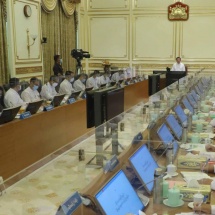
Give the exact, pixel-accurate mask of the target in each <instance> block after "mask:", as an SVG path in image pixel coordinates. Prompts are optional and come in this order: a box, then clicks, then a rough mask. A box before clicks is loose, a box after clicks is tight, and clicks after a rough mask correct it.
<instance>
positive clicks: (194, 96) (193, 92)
mask: <svg viewBox="0 0 215 215" xmlns="http://www.w3.org/2000/svg"><path fill="white" fill-rule="evenodd" d="M191 94H192V96H193V98H194V100H195V101H196V103H197V102H198V100H199V98H198V97H199V96H198V95H197V93H196V92H195V90H192V91H191Z"/></svg>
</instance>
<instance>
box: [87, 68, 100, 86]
mask: <svg viewBox="0 0 215 215" xmlns="http://www.w3.org/2000/svg"><path fill="white" fill-rule="evenodd" d="M91 87H93V89H94V90H95V89H98V88H99V71H98V70H95V71H94V72H93V74H92V76H91V77H90V78H88V79H87V82H86V88H91Z"/></svg>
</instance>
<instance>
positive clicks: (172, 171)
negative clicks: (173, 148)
mask: <svg viewBox="0 0 215 215" xmlns="http://www.w3.org/2000/svg"><path fill="white" fill-rule="evenodd" d="M176 170H177V167H176V166H175V165H173V164H172V163H171V164H169V165H168V166H167V174H168V175H170V176H173V175H174V174H175V173H176Z"/></svg>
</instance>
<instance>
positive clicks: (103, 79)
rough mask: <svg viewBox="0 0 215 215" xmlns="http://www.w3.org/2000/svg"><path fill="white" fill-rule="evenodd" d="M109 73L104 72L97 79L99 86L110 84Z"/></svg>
mask: <svg viewBox="0 0 215 215" xmlns="http://www.w3.org/2000/svg"><path fill="white" fill-rule="evenodd" d="M109 75H110V74H109V72H105V73H104V74H103V75H102V76H101V77H100V78H99V83H100V85H102V84H109V83H110V78H109Z"/></svg>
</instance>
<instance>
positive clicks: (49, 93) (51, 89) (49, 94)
mask: <svg viewBox="0 0 215 215" xmlns="http://www.w3.org/2000/svg"><path fill="white" fill-rule="evenodd" d="M58 83H59V78H58V76H56V75H52V76H51V77H50V79H49V81H48V82H47V83H46V84H44V85H43V87H42V90H41V93H40V95H41V97H42V99H46V100H52V99H53V97H54V96H56V95H57V92H56V90H55V87H56V86H57V85H58Z"/></svg>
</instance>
